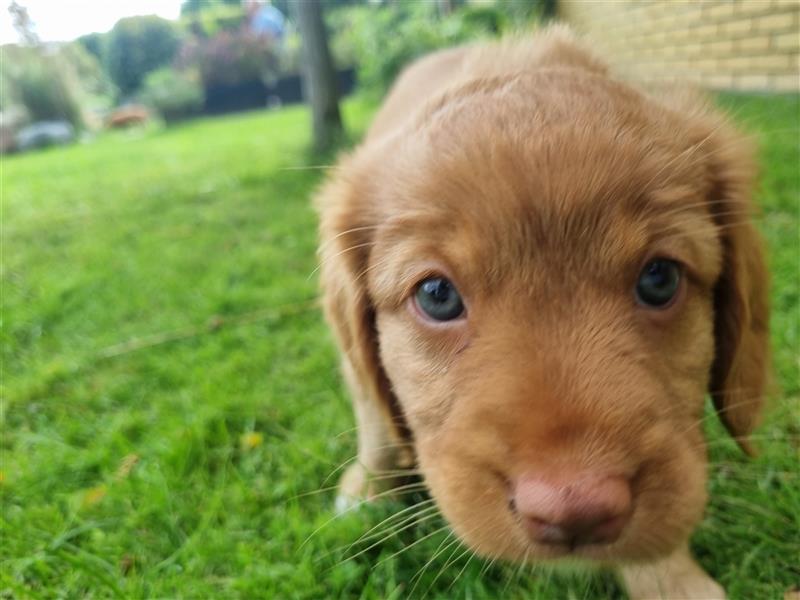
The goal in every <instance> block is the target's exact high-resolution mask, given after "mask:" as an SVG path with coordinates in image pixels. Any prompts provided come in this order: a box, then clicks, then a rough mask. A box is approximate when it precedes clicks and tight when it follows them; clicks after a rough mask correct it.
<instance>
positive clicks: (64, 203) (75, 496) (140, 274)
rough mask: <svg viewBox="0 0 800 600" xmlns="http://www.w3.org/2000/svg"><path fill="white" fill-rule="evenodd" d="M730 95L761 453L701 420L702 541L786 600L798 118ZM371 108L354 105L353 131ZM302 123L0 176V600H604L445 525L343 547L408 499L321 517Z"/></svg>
mask: <svg viewBox="0 0 800 600" xmlns="http://www.w3.org/2000/svg"><path fill="white" fill-rule="evenodd" d="M723 101H724V103H725V104H726V105H728V106H730V107H731V108H732V109H733V110H734V111H735V112H736V113H737V115H738V117H737V118H738V119H739V120H740V121H742V122H743V123H744V125H745V127H746V128H747V129H748V130H750V131H752V132H754V133H755V134H756V135H757V136H758V138H759V139H760V140H761V145H762V160H763V164H764V177H763V187H762V189H761V191H760V192H759V195H758V198H759V201H760V204H761V205H762V206H763V212H764V215H763V218H762V219H761V220H760V226H761V229H762V231H763V232H764V235H765V237H766V239H767V241H768V244H769V248H770V261H771V269H772V273H773V280H774V287H773V290H772V298H773V302H774V316H773V323H772V324H773V332H774V334H773V340H774V344H773V345H774V353H775V364H776V373H777V379H778V382H779V384H780V391H779V392H777V393H776V395H775V396H776V397H775V398H774V399H773V400H774V402H773V410H772V412H771V414H770V416H769V417H768V419H767V421H766V423H765V425H764V426H763V428H762V429H761V430H760V431H759V433H758V436H757V437H758V440H759V444H760V446H761V449H762V454H761V456H760V457H759V458H757V459H755V460H752V461H748V460H746V459H744V458H742V457H741V456H740V455H739V453H738V452H737V451H736V449H735V447H734V445H733V443H732V442H730V441H729V440H728V439H727V438H726V437H725V436H724V435H723V434H722V431H721V427H720V426H719V425H718V424H716V422H715V420H714V419H709V422H710V427H709V429H710V431H709V435H710V437H711V440H712V441H711V450H712V458H713V461H714V465H713V467H712V472H713V478H712V481H711V488H712V494H713V498H714V499H713V502H712V504H711V506H710V508H709V511H708V516H707V518H706V520H705V521H704V523H703V525H702V526H701V527H700V528H699V530H698V532H697V534H696V536H695V538H694V547H695V550H696V552H697V554H698V556H699V557H700V560H701V562H702V563H703V565H704V566H705V567H706V568H707V569H708V570H709V571H710V572H711V573H712V574H713V575H714V576H715V577H716V578H717V579H718V580H719V581H720V582H721V583H723V584H724V585H725V586H726V588H727V589H728V590H729V593H730V595H731V597H733V598H746V599H751V598H780V597H782V595H783V592H784V591H785V590H786V589H788V588H790V587H791V586H792V585H797V584H798V583H800V570H798V566H797V565H798V564H800V563H799V562H798V560H797V559H798V556H800V554H798V552H800V547H799V546H798V543H797V538H796V534H797V532H798V530H800V523H798V521H799V520H800V485H799V484H800V481H799V480H798V476H797V473H796V471H797V467H798V434H800V431H799V427H798V425H797V424H798V422H800V412H799V411H798V409H797V406H798V396H799V395H800V384H799V382H798V377H797V369H798V342H799V340H798V305H799V304H800V300H799V298H798V260H799V258H800V257H799V252H798V226H799V225H800V217H799V216H798V193H799V192H800V185H799V184H798V161H799V160H800V157H799V156H798V147H797V140H798V109H799V108H800V106H799V104H798V99H797V97H792V98H735V97H731V98H725V99H724V100H723ZM371 111H372V108H371V107H370V106H367V105H363V104H360V103H358V102H350V103H348V104H347V107H346V117H347V121H348V123H349V125H350V127H351V129H352V130H354V131H356V132H358V131H363V129H364V126H365V123H366V122H367V120H368V118H369V116H370V113H371ZM308 129H309V123H308V119H307V116H306V114H305V113H304V112H303V111H301V110H299V109H290V110H285V111H281V112H279V113H251V114H246V115H242V116H235V117H226V118H220V119H214V120H207V121H198V122H195V123H191V124H187V125H184V126H181V127H178V128H175V129H171V130H167V131H152V132H147V133H144V134H121V135H111V136H108V137H106V138H104V139H101V140H98V141H97V142H95V143H93V144H89V145H84V146H76V147H73V148H69V149H60V150H52V151H47V152H42V153H39V154H32V155H28V156H19V157H10V158H4V159H3V164H2V169H3V171H2V186H3V189H2V194H3V197H2V203H3V215H2V217H3V224H2V225H3V227H2V234H3V259H2V260H3V274H2V277H3V302H4V307H3V315H2V317H3V332H2V335H3V349H2V352H3V354H2V359H3V390H4V398H5V400H4V410H3V412H2V432H3V435H2V482H1V483H0V494H1V495H2V519H1V520H0V526H1V527H2V530H1V531H0V533H1V534H2V547H1V548H0V560H1V561H2V563H0V564H1V565H2V567H1V571H0V597H2V598H28V597H31V598H100V597H126V598H143V597H181V598H211V597H225V598H255V597H261V598H359V597H360V598H401V597H407V596H408V594H409V590H410V588H411V587H412V586H413V583H412V580H413V579H414V577H415V575H417V574H419V575H420V577H419V583H418V585H417V588H416V590H415V595H416V596H422V595H423V594H424V593H427V596H428V597H430V598H501V597H502V598H570V597H571V598H602V597H609V596H614V595H619V589H618V588H617V587H616V584H615V583H614V580H613V578H612V577H611V576H610V575H608V574H602V573H601V574H598V575H595V576H590V575H580V574H569V573H566V574H565V573H552V572H549V571H546V570H543V569H535V570H533V571H527V570H526V571H524V572H521V571H518V570H517V569H516V568H515V567H514V566H513V565H491V566H490V565H486V564H485V563H483V562H482V561H480V560H478V559H473V560H469V555H468V554H463V553H462V552H463V551H462V549H461V548H460V547H458V546H456V545H452V546H448V545H447V544H448V543H449V540H447V539H446V537H445V534H444V533H436V531H437V530H438V529H439V528H440V527H441V526H442V522H441V521H439V520H438V519H436V518H434V519H429V520H428V521H425V522H423V523H419V524H417V525H414V524H413V521H411V522H409V525H412V526H410V527H408V528H407V529H405V530H404V531H402V532H400V533H399V534H398V535H396V536H393V537H389V538H388V539H386V540H385V541H380V538H376V539H375V540H374V541H379V542H380V543H377V544H376V545H374V546H373V547H369V546H370V543H371V542H372V541H373V540H370V543H361V544H358V545H356V546H355V548H354V549H351V550H350V551H349V552H348V551H345V550H343V548H347V546H348V545H350V544H351V543H352V542H354V541H356V540H357V539H358V537H359V536H360V535H361V534H362V533H364V532H366V531H368V530H369V529H370V528H372V527H373V526H374V525H376V524H378V523H379V522H380V521H382V520H383V519H385V518H387V517H389V516H391V515H392V514H393V513H394V512H395V511H397V510H398V509H401V508H403V507H405V506H406V505H405V504H399V503H397V502H384V503H380V504H377V505H375V506H372V507H369V508H367V509H364V510H362V511H359V512H357V513H354V514H350V515H347V516H346V517H343V518H339V519H335V520H331V518H332V511H331V507H332V502H333V496H334V492H333V490H331V489H325V488H327V487H329V486H332V485H334V484H335V483H336V479H337V468H338V467H339V466H340V465H342V464H343V463H345V462H346V461H347V460H349V459H350V458H351V457H352V456H353V454H354V453H355V433H354V431H353V429H352V427H353V422H352V416H351V414H350V409H349V401H348V399H347V397H346V394H345V393H344V391H343V390H342V386H341V384H340V380H339V376H338V373H337V358H336V353H335V351H334V347H333V343H332V340H331V337H330V335H329V333H328V332H327V329H326V327H325V326H324V324H323V322H322V319H321V316H320V314H319V312H318V310H317V309H316V308H315V307H314V306H313V304H309V301H310V300H312V299H313V298H314V297H315V295H316V293H317V291H316V290H317V283H316V279H315V277H314V276H313V275H312V272H313V271H314V267H315V216H314V214H313V211H312V209H311V208H310V205H309V194H310V192H311V191H312V189H313V188H314V186H315V185H316V184H317V183H318V182H319V179H320V177H321V176H322V173H321V171H320V170H292V169H289V167H295V166H300V165H305V164H308V162H309V159H308V157H307V155H306V153H305V150H304V149H305V148H306V146H307V144H308V139H307V131H308ZM120 344H122V345H120ZM248 434H251V435H248ZM320 489H322V491H320V492H319V493H313V492H315V490H320ZM309 492H311V493H309ZM416 500H420V498H416ZM407 514H410V513H407ZM429 534H431V535H430V536H429V537H427V538H425V536H427V535H429ZM420 540H422V541H420ZM304 542H305V543H304ZM438 548H441V549H442V550H444V551H443V552H441V553H440V554H439V555H438V556H437V557H435V558H433V560H431V557H432V556H433V555H434V554H435V553H436V552H437V549H438ZM362 550H363V553H361V554H358V556H356V557H354V558H349V559H348V556H352V555H354V554H357V553H358V552H360V551H362ZM401 550H402V552H401ZM395 554H396V555H395ZM429 560H430V564H428V563H429Z"/></svg>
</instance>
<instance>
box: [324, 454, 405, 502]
mask: <svg viewBox="0 0 800 600" xmlns="http://www.w3.org/2000/svg"><path fill="white" fill-rule="evenodd" d="M398 482H399V478H397V477H390V476H387V475H377V474H374V473H371V472H370V471H369V470H368V469H367V468H366V467H365V466H364V465H362V464H361V463H355V464H352V465H350V466H349V467H348V468H347V470H346V471H345V473H344V475H342V479H341V481H340V482H339V494H338V495H337V496H336V503H335V508H336V512H337V513H340V514H341V513H344V512H347V511H350V510H353V509H355V508H358V507H359V506H362V505H363V504H364V503H366V502H372V501H374V500H376V499H377V498H378V497H384V496H388V495H390V494H389V492H390V491H391V489H392V488H394V487H396V486H397V485H398Z"/></svg>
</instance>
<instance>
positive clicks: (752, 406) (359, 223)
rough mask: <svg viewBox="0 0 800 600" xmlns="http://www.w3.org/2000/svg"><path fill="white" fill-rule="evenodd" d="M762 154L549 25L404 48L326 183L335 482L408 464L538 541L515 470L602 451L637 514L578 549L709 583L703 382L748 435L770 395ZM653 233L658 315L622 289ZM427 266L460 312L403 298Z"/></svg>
mask: <svg viewBox="0 0 800 600" xmlns="http://www.w3.org/2000/svg"><path fill="white" fill-rule="evenodd" d="M421 96H422V97H421ZM753 174H754V169H753V163H752V160H751V158H750V153H749V148H748V146H747V144H746V143H745V141H744V139H743V138H742V137H741V136H740V135H739V134H738V133H736V132H735V131H734V130H733V129H732V128H731V126H730V125H729V124H728V123H727V122H726V121H725V119H724V118H723V117H721V116H720V115H718V114H717V113H716V112H715V111H714V110H713V109H712V108H710V107H709V106H708V105H707V104H706V103H705V102H703V101H701V100H699V99H698V98H696V97H695V96H693V95H691V94H678V93H674V94H662V95H648V94H646V93H644V92H642V91H640V90H637V89H635V88H634V87H632V86H630V85H628V84H625V83H623V82H621V81H618V80H616V79H614V78H613V77H611V76H610V75H609V74H608V70H607V68H606V66H605V65H604V64H603V63H602V62H601V61H600V60H599V59H597V58H596V57H594V56H593V55H592V54H591V53H589V52H588V51H586V50H585V49H584V48H583V47H582V46H581V44H580V43H579V42H577V41H576V40H575V39H573V37H572V36H571V35H570V34H569V33H568V32H567V31H565V30H563V29H561V28H553V29H551V30H549V31H547V32H545V33H543V34H541V35H539V36H538V37H536V38H535V39H533V40H526V41H515V42H506V43H503V44H502V45H499V46H498V45H488V46H474V47H467V48H460V49H455V50H449V51H446V52H443V53H439V54H434V55H432V56H430V57H427V58H425V59H423V60H422V61H420V62H418V63H416V64H415V65H414V66H412V67H410V68H409V69H408V70H407V71H406V72H405V73H404V74H403V75H402V76H401V77H400V79H399V80H398V83H397V84H396V86H395V88H394V89H393V91H392V92H391V94H390V95H389V97H388V99H387V100H386V102H385V104H384V107H383V109H382V110H381V111H380V112H379V114H378V116H377V117H376V120H375V123H374V124H373V126H372V129H371V131H370V133H369V135H368V136H367V138H366V140H365V142H364V143H363V144H362V145H361V146H360V147H359V148H358V149H357V150H356V151H355V152H354V153H353V154H352V155H351V156H349V157H347V158H345V159H343V160H342V161H341V164H340V165H339V167H338V168H337V169H336V171H335V173H334V174H333V175H332V177H331V178H330V180H329V181H328V182H327V184H326V185H325V187H324V189H323V190H322V192H321V193H320V195H319V198H318V207H319V211H320V215H321V226H320V231H321V248H320V256H321V260H322V284H323V289H324V300H325V311H326V315H327V318H328V319H329V321H330V323H331V325H332V327H333V330H334V333H335V334H336V339H337V341H338V343H339V345H340V347H341V350H342V353H343V360H344V363H345V374H346V376H347V379H348V383H349V385H350V388H351V391H352V393H353V399H354V405H355V410H356V415H357V419H358V422H359V464H357V465H355V466H354V467H352V468H351V469H350V471H349V472H348V474H347V475H346V477H345V479H344V480H343V484H342V493H343V494H344V495H345V496H348V497H353V498H359V497H369V496H371V495H373V494H375V493H376V492H377V491H378V483H379V482H380V483H382V484H383V485H384V486H385V485H386V483H385V482H386V481H390V480H387V479H372V478H371V476H372V475H376V474H379V473H380V472H382V471H388V470H392V469H396V468H398V467H405V466H409V465H410V464H411V463H412V462H413V461H416V462H417V463H418V464H419V467H420V468H421V470H422V473H423V475H424V478H425V481H426V483H427V485H428V486H429V488H430V490H431V492H432V495H433V497H434V498H435V499H436V501H437V503H438V505H439V506H440V508H441V510H442V512H443V513H444V515H445V516H446V518H447V519H448V521H449V522H450V524H451V526H452V527H453V529H454V530H455V531H456V532H457V533H458V534H459V535H460V536H461V537H462V538H463V539H464V540H465V541H466V542H467V543H468V544H469V545H470V546H471V547H473V548H474V549H475V550H476V551H478V552H479V553H481V554H484V555H487V556H500V557H504V558H510V559H515V560H523V559H527V558H531V559H549V558H559V557H561V556H563V553H562V552H560V551H558V552H556V551H554V550H553V549H552V548H548V547H544V546H538V545H536V544H534V543H532V542H531V541H530V540H529V539H527V537H526V535H525V534H524V531H523V530H522V528H521V527H520V526H519V523H518V522H517V521H516V520H515V518H514V515H513V514H512V513H511V512H510V511H509V510H508V508H507V497H508V485H509V482H510V481H513V480H514V478H515V477H517V476H519V475H520V474H521V473H526V472H535V473H537V474H539V475H541V476H549V474H557V473H564V472H568V473H593V472H602V473H614V474H615V475H619V476H621V477H625V478H626V480H629V481H630V482H631V483H630V485H631V489H632V494H633V498H634V510H633V513H632V516H631V519H630V522H629V523H628V524H627V526H626V527H625V530H624V531H623V533H622V535H621V537H620V538H619V539H618V540H616V541H615V542H613V543H610V544H605V545H592V546H587V547H585V548H579V549H576V550H574V552H573V553H572V554H573V555H574V556H575V557H577V558H581V559H586V560H587V561H590V562H592V561H593V562H602V563H613V564H619V565H629V564H631V563H636V564H641V563H644V564H652V565H653V567H652V577H651V579H648V578H647V577H648V576H649V575H642V572H641V571H637V572H636V573H635V574H633V575H631V576H628V574H626V572H625V570H624V568H623V574H624V575H625V579H626V582H627V583H628V586H629V589H630V591H631V593H632V595H635V596H641V597H647V595H648V594H650V593H651V591H652V589H654V586H655V587H659V589H660V590H661V591H660V592H659V593H667V595H669V594H670V593H672V594H685V595H686V596H687V597H689V596H691V595H692V594H694V595H696V596H697V597H702V594H709V593H714V594H721V593H722V592H721V589H719V588H718V586H716V584H714V583H713V582H712V581H710V579H708V577H707V576H705V575H704V574H702V572H701V571H699V569H697V568H696V566H694V563H692V562H691V560H690V559H688V558H687V556H688V555H687V554H686V551H685V548H686V540H687V539H688V536H689V535H690V533H691V531H692V529H693V527H694V526H695V525H696V524H697V522H698V521H699V519H700V518H701V516H702V513H703V509H704V505H705V501H706V492H705V483H706V465H707V460H706V450H705V442H704V440H703V437H702V426H701V421H702V418H703V406H704V398H705V396H706V394H710V395H711V396H712V398H713V400H714V404H715V406H716V408H717V410H718V411H719V413H720V416H721V418H722V420H723V422H724V424H725V425H726V427H727V428H728V429H729V431H730V432H731V434H732V435H734V436H735V437H736V439H737V440H738V441H739V443H740V444H741V445H742V446H743V448H745V449H747V450H748V451H749V450H750V447H749V444H748V442H747V439H748V436H749V435H750V434H751V432H752V430H753V428H754V427H755V425H756V424H757V421H758V415H759V413H760V409H761V404H762V401H763V392H764V385H765V378H766V372H767V362H768V359H767V321H768V306H767V277H766V271H765V268H764V261H763V257H762V252H761V242H760V240H759V237H758V235H757V233H756V231H755V228H754V227H753V225H752V223H751V221H750V216H751V212H752V210H753V208H752V203H751V199H750V193H751V187H752V181H753ZM657 256H658V257H660V256H668V257H670V258H672V259H674V260H677V261H679V262H680V263H681V264H682V265H684V269H685V272H684V280H683V284H684V285H683V288H682V290H681V296H680V297H679V298H678V299H677V300H676V302H675V305H674V306H673V307H671V308H669V309H667V310H664V311H655V312H654V311H652V310H648V309H646V308H644V307H642V306H640V305H638V304H637V303H636V301H635V299H634V295H633V288H634V285H635V281H636V278H637V275H638V273H639V271H640V270H641V268H642V265H643V264H644V263H645V261H647V260H648V259H652V258H653V257H657ZM431 275H441V276H446V277H448V278H449V279H450V280H451V281H452V282H453V283H454V284H455V286H456V287H457V289H458V290H459V291H460V293H461V295H462V297H463V298H464V302H465V305H466V318H464V319H459V320H458V322H457V323H448V324H445V325H442V324H432V323H430V322H427V321H425V319H422V318H420V316H419V314H417V313H416V312H415V310H414V308H413V292H414V290H415V289H416V286H417V285H418V284H419V282H420V281H421V280H422V279H424V278H425V277H427V276H431ZM670 557H672V558H670ZM664 561H667V562H669V561H671V563H669V564H667V563H665V562H664ZM665 564H667V566H664V565H665ZM659 565H660V566H659ZM676 570H677V571H679V572H681V573H684V572H685V576H682V577H683V578H682V580H681V582H677V581H671V580H670V578H671V577H673V576H670V575H668V574H667V575H665V574H664V573H669V572H676ZM692 578H694V579H692ZM673 579H674V577H673ZM687 582H688V583H687ZM681 586H683V587H681ZM703 586H706V587H703ZM709 586H710V587H709ZM664 590H667V591H666V592H664ZM670 590H672V591H671V592H670Z"/></svg>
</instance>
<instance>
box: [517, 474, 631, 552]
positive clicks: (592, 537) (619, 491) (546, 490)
mask: <svg viewBox="0 0 800 600" xmlns="http://www.w3.org/2000/svg"><path fill="white" fill-rule="evenodd" d="M512 494H513V495H512V498H511V503H510V504H511V506H512V508H513V510H515V511H516V512H517V513H518V514H519V516H520V518H521V519H522V521H523V523H524V525H525V528H526V529H527V531H528V535H529V536H530V537H531V539H532V540H534V541H535V542H538V543H540V544H566V545H568V546H570V547H574V546H577V545H580V544H608V543H611V542H613V541H614V540H616V539H617V538H618V537H619V536H620V534H621V533H622V530H623V529H624V527H625V525H626V524H627V522H628V520H629V519H630V514H631V487H630V484H629V483H628V481H627V480H626V479H625V478H623V477H602V476H586V477H578V478H570V479H558V480H553V479H544V478H541V477H537V476H534V475H523V476H522V477H520V478H519V479H518V480H517V481H516V484H515V485H514V489H513V492H512Z"/></svg>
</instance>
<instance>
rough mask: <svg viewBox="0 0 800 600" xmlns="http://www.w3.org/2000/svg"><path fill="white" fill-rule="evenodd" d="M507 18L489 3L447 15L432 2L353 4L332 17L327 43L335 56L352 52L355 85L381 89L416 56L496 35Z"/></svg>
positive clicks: (380, 91)
mask: <svg viewBox="0 0 800 600" xmlns="http://www.w3.org/2000/svg"><path fill="white" fill-rule="evenodd" d="M507 22H508V19H507V17H506V16H505V14H504V13H503V12H502V11H500V10H498V9H496V8H493V7H491V6H488V7H475V8H471V7H467V8H462V9H460V10H457V11H454V12H453V13H452V14H450V15H448V16H446V17H440V16H439V15H438V12H437V9H436V4H435V3H432V2H431V3H429V2H420V3H417V2H413V3H402V4H400V3H398V4H391V5H388V6H384V7H374V6H368V7H357V8H353V9H348V10H346V11H341V13H340V14H339V15H338V16H336V17H334V19H333V20H332V21H331V24H332V28H333V30H334V42H333V44H332V45H333V47H334V48H336V49H337V53H338V54H339V55H340V56H342V55H344V56H347V55H349V54H352V55H353V56H354V57H355V62H356V63H357V65H358V80H359V84H360V85H362V86H363V87H365V88H366V89H367V90H370V91H374V92H378V93H382V92H384V91H385V90H386V89H387V88H388V87H389V85H391V83H392V81H394V79H395V77H396V76H397V74H398V73H399V72H400V70H401V69H402V68H403V67H404V66H405V65H406V64H408V63H409V62H411V61H412V60H414V59H415V58H417V57H419V56H421V55H423V54H426V53H428V52H431V51H432V50H436V49H438V48H444V47H448V46H453V45H456V44H459V43H463V42H465V41H467V40H471V39H475V38H480V37H487V36H492V35H497V34H500V33H502V31H503V30H504V29H505V28H506V26H507Z"/></svg>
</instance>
